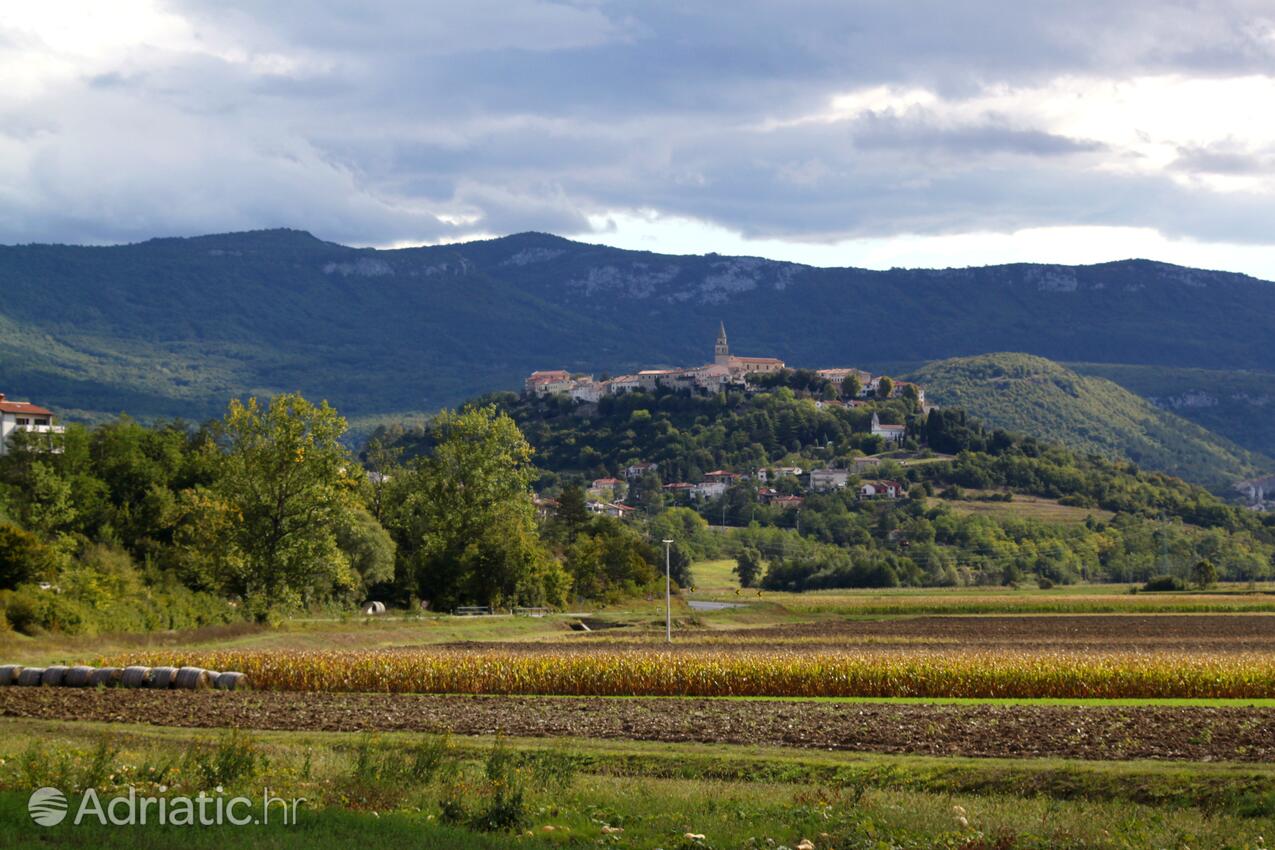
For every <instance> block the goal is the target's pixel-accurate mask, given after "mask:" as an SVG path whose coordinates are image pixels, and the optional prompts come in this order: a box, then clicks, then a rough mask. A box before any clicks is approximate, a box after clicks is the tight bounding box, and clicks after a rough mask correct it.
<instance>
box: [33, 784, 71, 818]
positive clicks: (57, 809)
mask: <svg viewBox="0 0 1275 850" xmlns="http://www.w3.org/2000/svg"><path fill="white" fill-rule="evenodd" d="M27 811H28V812H30V813H31V820H33V821H35V822H36V823H38V824H39V825H40V826H57V825H58V824H60V823H61V822H62V821H64V820H66V795H65V794H63V793H62V792H61V791H59V790H58V789H56V788H37V789H36V790H35V791H32V792H31V799H29V800H27Z"/></svg>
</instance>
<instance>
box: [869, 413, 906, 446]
mask: <svg viewBox="0 0 1275 850" xmlns="http://www.w3.org/2000/svg"><path fill="white" fill-rule="evenodd" d="M907 430H908V429H907V426H906V425H882V424H881V417H879V416H877V415H876V414H875V413H873V414H872V436H874V437H880V438H882V439H883V440H885V441H886V442H887V443H894V444H895V445H898V444H899V443H902V442H903V438H904V437H905V436H907Z"/></svg>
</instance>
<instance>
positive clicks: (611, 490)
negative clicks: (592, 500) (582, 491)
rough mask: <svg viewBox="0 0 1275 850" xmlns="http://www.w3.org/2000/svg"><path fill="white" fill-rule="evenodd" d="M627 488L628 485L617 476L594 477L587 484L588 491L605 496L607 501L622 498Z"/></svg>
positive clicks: (600, 496) (601, 496)
mask: <svg viewBox="0 0 1275 850" xmlns="http://www.w3.org/2000/svg"><path fill="white" fill-rule="evenodd" d="M627 489H628V485H627V484H626V483H624V482H623V481H621V480H620V479H619V478H595V479H594V480H593V483H592V484H590V485H589V492H590V493H595V494H597V495H598V497H599V498H606V499H607V500H608V501H611V500H614V499H622V498H624V493H625V491H626V490H627Z"/></svg>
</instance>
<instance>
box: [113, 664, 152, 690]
mask: <svg viewBox="0 0 1275 850" xmlns="http://www.w3.org/2000/svg"><path fill="white" fill-rule="evenodd" d="M150 681H151V668H149V667H125V668H124V672H123V673H121V674H120V684H121V685H123V686H124V687H126V688H144V687H146V686H147V685H149V684H150Z"/></svg>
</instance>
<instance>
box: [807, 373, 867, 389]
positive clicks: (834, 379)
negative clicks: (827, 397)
mask: <svg viewBox="0 0 1275 850" xmlns="http://www.w3.org/2000/svg"><path fill="white" fill-rule="evenodd" d="M815 374H816V375H818V376H819V377H821V378H823V379H824V380H825V381H828V382H829V383H831V384H832V385H833V386H834V387H836V388H837V391H838V392H840V391H841V385H842V384H844V383H845V381H846V378H848V377H850V376H851V375H854V376H855V377H856V378H858V379H859V391H860V392H862V391H863V388H864V387H866V386H867V385H868V384H869V383H870V382H871V381H872V373H870V372H865V371H863V370H862V369H851V368H848V367H847V368H837V369H816V370H815Z"/></svg>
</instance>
